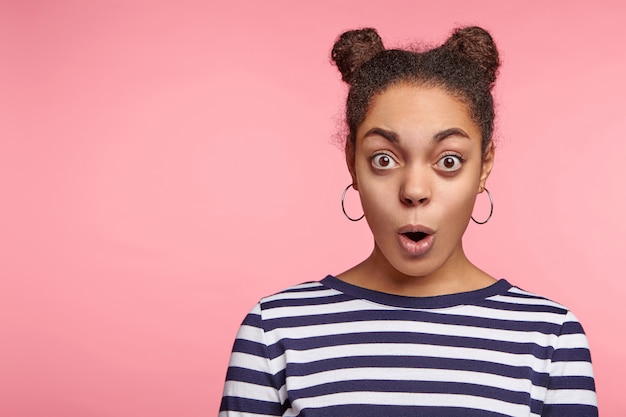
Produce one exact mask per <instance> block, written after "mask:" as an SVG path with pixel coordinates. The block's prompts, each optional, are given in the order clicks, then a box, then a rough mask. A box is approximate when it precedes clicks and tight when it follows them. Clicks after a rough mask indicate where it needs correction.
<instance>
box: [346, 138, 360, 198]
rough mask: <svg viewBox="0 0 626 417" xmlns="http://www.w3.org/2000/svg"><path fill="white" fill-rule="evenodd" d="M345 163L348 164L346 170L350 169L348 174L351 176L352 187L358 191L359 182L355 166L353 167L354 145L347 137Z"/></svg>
mask: <svg viewBox="0 0 626 417" xmlns="http://www.w3.org/2000/svg"><path fill="white" fill-rule="evenodd" d="M345 154H346V165H347V166H348V171H350V176H351V177H352V187H354V189H355V190H357V191H358V189H359V184H358V182H357V178H356V167H355V160H354V159H355V151H354V147H353V146H352V145H350V142H349V139H348V142H346V152H345Z"/></svg>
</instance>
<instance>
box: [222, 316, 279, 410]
mask: <svg viewBox="0 0 626 417" xmlns="http://www.w3.org/2000/svg"><path fill="white" fill-rule="evenodd" d="M277 385H279V384H278V383H277V379H276V376H275V375H274V372H273V371H272V362H271V358H270V356H269V353H268V347H267V345H266V343H265V331H264V329H263V323H262V319H261V308H260V305H258V304H257V305H256V306H255V307H254V309H253V310H252V311H251V312H250V313H249V314H248V315H247V316H246V318H245V319H244V321H243V323H242V325H241V327H240V329H239V332H238V334H237V338H236V339H235V343H234V346H233V351H232V354H231V358H230V363H229V366H228V372H227V374H226V383H225V385H224V393H223V396H222V404H221V407H220V413H219V417H253V416H254V417H260V416H282V415H283V410H284V408H283V405H282V401H281V399H280V393H279V390H280V388H281V387H280V386H277Z"/></svg>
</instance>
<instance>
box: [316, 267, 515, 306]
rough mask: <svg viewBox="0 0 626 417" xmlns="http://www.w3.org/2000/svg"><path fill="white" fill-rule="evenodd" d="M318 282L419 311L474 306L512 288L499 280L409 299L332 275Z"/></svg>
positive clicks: (383, 302) (379, 301)
mask: <svg viewBox="0 0 626 417" xmlns="http://www.w3.org/2000/svg"><path fill="white" fill-rule="evenodd" d="M320 282H321V284H322V285H324V286H326V287H328V288H332V289H334V290H337V291H340V292H342V293H344V294H346V295H349V296H352V297H355V298H360V299H364V300H368V301H371V302H373V303H377V304H385V305H389V306H394V307H401V308H419V309H433V308H450V307H456V306H460V305H467V304H476V303H477V302H479V301H482V300H484V299H486V298H489V297H493V296H495V295H502V294H505V293H507V292H508V291H509V290H510V289H511V287H512V285H511V284H509V282H508V281H507V280H505V279H500V280H498V281H496V282H495V283H493V284H491V285H490V286H488V287H485V288H481V289H478V290H473V291H466V292H460V293H454V294H445V295H436V296H429V297H410V296H405V295H396V294H389V293H385V292H380V291H375V290H370V289H367V288H363V287H359V286H356V285H353V284H349V283H347V282H345V281H342V280H340V279H339V278H337V277H335V276H332V275H327V276H326V277H325V278H324V279H323V280H321V281H320Z"/></svg>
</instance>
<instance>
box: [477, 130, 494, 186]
mask: <svg viewBox="0 0 626 417" xmlns="http://www.w3.org/2000/svg"><path fill="white" fill-rule="evenodd" d="M494 156H495V148H494V146H493V141H491V142H489V145H487V149H486V150H485V153H484V155H483V162H482V166H481V168H480V182H479V184H478V192H479V193H482V192H483V190H484V189H485V184H486V183H487V178H489V174H491V170H492V169H493V158H494Z"/></svg>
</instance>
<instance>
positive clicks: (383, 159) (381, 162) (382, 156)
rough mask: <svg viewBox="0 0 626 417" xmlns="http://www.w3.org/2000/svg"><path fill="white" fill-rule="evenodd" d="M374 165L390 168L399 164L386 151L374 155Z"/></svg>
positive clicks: (380, 167) (379, 167)
mask: <svg viewBox="0 0 626 417" xmlns="http://www.w3.org/2000/svg"><path fill="white" fill-rule="evenodd" d="M372 165H374V166H375V167H376V168H378V169H389V168H393V167H395V166H396V165H397V163H396V161H395V160H394V159H393V158H392V157H391V156H389V155H387V154H386V153H379V154H378V155H374V156H373V157H372Z"/></svg>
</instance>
